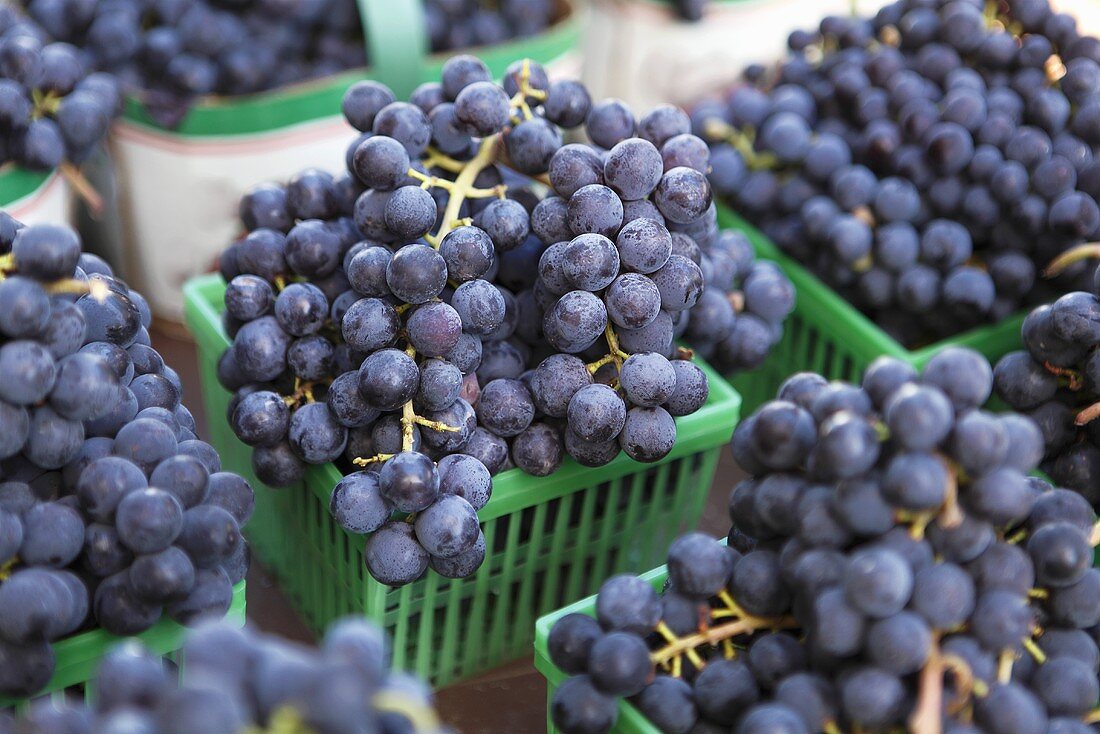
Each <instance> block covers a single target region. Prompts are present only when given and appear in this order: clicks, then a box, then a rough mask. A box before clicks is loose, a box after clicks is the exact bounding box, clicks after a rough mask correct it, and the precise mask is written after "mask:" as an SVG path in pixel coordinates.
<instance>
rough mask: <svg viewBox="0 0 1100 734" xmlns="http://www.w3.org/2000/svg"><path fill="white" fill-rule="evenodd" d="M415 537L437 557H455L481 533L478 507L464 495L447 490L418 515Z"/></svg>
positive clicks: (470, 545) (470, 546) (475, 540)
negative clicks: (474, 506) (460, 495)
mask: <svg viewBox="0 0 1100 734" xmlns="http://www.w3.org/2000/svg"><path fill="white" fill-rule="evenodd" d="M415 530H416V537H417V540H419V541H420V543H421V545H423V546H424V549H425V550H427V551H428V553H430V554H431V555H432V556H433V557H436V558H454V557H455V556H458V555H461V554H462V553H465V552H467V551H469V550H470V549H472V548H473V546H474V544H475V543H476V542H477V538H478V536H479V534H480V529H479V528H478V524H477V511H476V510H475V509H474V508H473V507H472V506H471V505H470V503H469V502H467V501H466V500H465V499H463V498H462V497H459V496H458V495H453V494H444V495H441V496H440V497H439V499H438V500H436V502H435V503H433V504H432V505H431V506H430V507H428V508H427V509H425V510H424V511H422V512H421V513H420V514H418V515H417V518H416V524H415Z"/></svg>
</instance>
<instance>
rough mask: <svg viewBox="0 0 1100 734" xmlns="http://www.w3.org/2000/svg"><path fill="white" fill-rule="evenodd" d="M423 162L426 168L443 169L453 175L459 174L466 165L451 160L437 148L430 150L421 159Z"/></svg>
mask: <svg viewBox="0 0 1100 734" xmlns="http://www.w3.org/2000/svg"><path fill="white" fill-rule="evenodd" d="M421 162H422V163H423V164H424V166H425V168H441V169H443V170H444V171H449V172H451V173H459V172H460V171H462V169H463V167H464V166H465V165H466V163H465V162H464V161H460V160H457V159H455V158H451V157H450V156H449V155H444V154H443V153H440V152H439V151H438V150H436V149H435V148H428V151H427V154H426V155H425V156H424V158H423V159H421ZM413 170H415V169H413ZM418 173H419V171H418Z"/></svg>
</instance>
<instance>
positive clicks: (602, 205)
mask: <svg viewBox="0 0 1100 734" xmlns="http://www.w3.org/2000/svg"><path fill="white" fill-rule="evenodd" d="M566 221H567V223H568V226H569V229H570V230H571V231H572V232H573V234H575V235H580V234H585V233H594V234H600V235H603V236H605V237H613V236H615V235H616V233H618V231H619V229H620V228H621V227H622V223H623V204H622V201H621V200H620V199H619V197H618V196H617V195H616V194H615V192H614V191H612V190H611V189H609V188H608V187H607V186H604V185H602V184H589V185H587V186H582V187H581V188H579V189H577V191H576V192H574V193H573V195H572V196H570V197H569V199H568V202H567V209H566Z"/></svg>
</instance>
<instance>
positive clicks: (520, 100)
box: [508, 59, 546, 122]
mask: <svg viewBox="0 0 1100 734" xmlns="http://www.w3.org/2000/svg"><path fill="white" fill-rule="evenodd" d="M516 82H517V86H518V87H519V89H517V90H516V93H515V94H513V95H512V99H510V100H509V101H508V104H509V106H511V107H515V108H517V109H518V110H519V113H520V114H519V116H520V117H521V118H522V119H523V120H530V119H531V118H532V117H534V113H532V112H531V106H530V105H529V104H527V98H528V97H530V98H531V99H534V100H537V101H539V102H543V101H545V100H546V92H545V91H544V90H542V89H534V88H532V87H531V59H524V60H523V65H522V66H521V67H520V70H519V78H518V79H517V80H516ZM513 121H516V122H518V121H519V120H516V116H513Z"/></svg>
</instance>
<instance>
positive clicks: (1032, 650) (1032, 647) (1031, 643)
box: [1023, 637, 1047, 665]
mask: <svg viewBox="0 0 1100 734" xmlns="http://www.w3.org/2000/svg"><path fill="white" fill-rule="evenodd" d="M1023 646H1024V649H1025V650H1027V651H1028V653H1029V654H1030V655H1031V657H1033V658H1035V662H1037V663H1039V665H1042V664H1043V663H1045V662H1046V661H1047V655H1046V653H1045V652H1043V648H1041V647H1039V645H1038V643H1036V642H1035V640H1033V639H1031V638H1030V637H1025V638H1024V639H1023Z"/></svg>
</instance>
